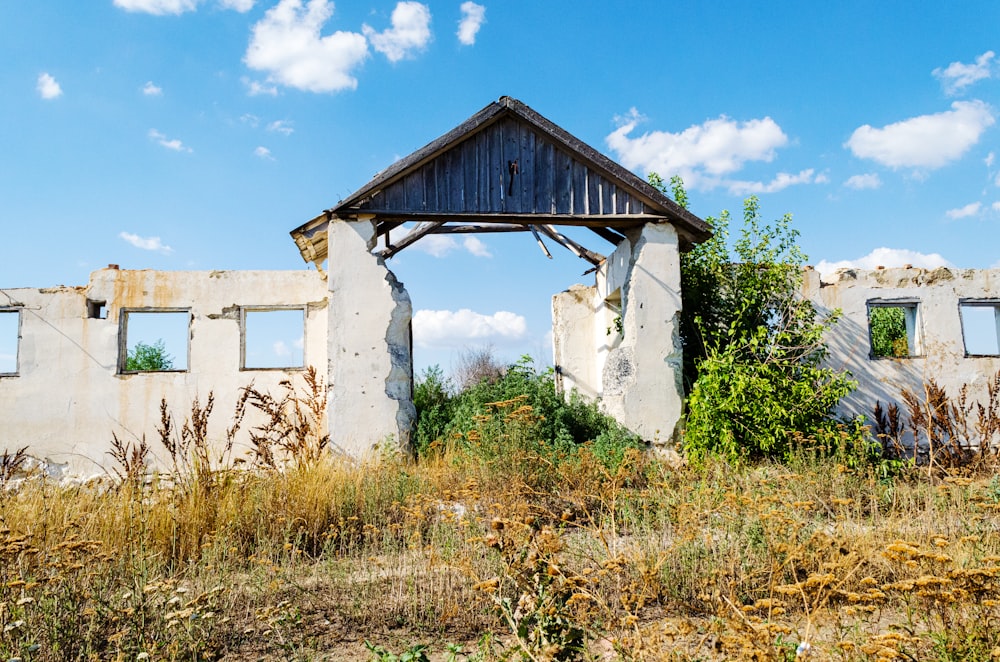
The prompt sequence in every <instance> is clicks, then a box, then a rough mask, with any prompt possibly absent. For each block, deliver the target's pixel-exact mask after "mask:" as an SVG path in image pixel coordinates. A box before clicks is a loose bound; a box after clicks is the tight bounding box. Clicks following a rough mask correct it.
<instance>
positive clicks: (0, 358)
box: [0, 308, 21, 377]
mask: <svg viewBox="0 0 1000 662" xmlns="http://www.w3.org/2000/svg"><path fill="white" fill-rule="evenodd" d="M20 339H21V311H20V309H18V308H0V377H14V376H16V375H17V355H18V349H19V346H20V342H19V341H20Z"/></svg>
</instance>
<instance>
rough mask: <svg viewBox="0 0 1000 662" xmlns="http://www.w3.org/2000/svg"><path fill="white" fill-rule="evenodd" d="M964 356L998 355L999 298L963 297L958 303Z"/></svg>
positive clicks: (999, 328)
mask: <svg viewBox="0 0 1000 662" xmlns="http://www.w3.org/2000/svg"><path fill="white" fill-rule="evenodd" d="M958 311H959V315H960V316H961V318H962V340H963V342H964V343H965V355H966V356H1000V299H978V300H977V299H963V300H961V301H959V304H958Z"/></svg>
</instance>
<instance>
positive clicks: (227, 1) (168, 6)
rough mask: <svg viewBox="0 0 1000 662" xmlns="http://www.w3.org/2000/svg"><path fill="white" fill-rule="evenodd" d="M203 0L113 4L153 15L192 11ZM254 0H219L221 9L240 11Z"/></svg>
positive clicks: (119, 0) (121, 0) (133, 0)
mask: <svg viewBox="0 0 1000 662" xmlns="http://www.w3.org/2000/svg"><path fill="white" fill-rule="evenodd" d="M202 2H204V0H114V3H115V6H116V7H118V8H119V9H124V10H125V11H130V12H142V13H144V14H153V15H154V16H166V15H168V14H173V15H177V14H183V13H184V12H188V11H194V10H196V9H197V8H198V5H200V4H202ZM254 2H255V0H219V6H220V7H222V8H223V9H235V10H236V11H238V12H240V13H244V12H248V11H250V10H251V9H253V6H254Z"/></svg>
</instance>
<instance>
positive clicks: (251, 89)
mask: <svg viewBox="0 0 1000 662" xmlns="http://www.w3.org/2000/svg"><path fill="white" fill-rule="evenodd" d="M242 80H243V84H244V85H245V86H246V88H247V94H248V95H250V96H252V97H260V96H268V97H276V96H278V88H277V87H276V86H274V85H269V84H266V83H261V82H260V81H257V80H251V79H249V78H247V77H246V76H244V77H243V79H242Z"/></svg>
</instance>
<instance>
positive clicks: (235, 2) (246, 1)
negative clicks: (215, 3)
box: [219, 0, 256, 14]
mask: <svg viewBox="0 0 1000 662" xmlns="http://www.w3.org/2000/svg"><path fill="white" fill-rule="evenodd" d="M255 2H256V0H219V5H220V6H221V7H223V8H225V9H234V10H236V11H238V12H239V13H241V14H245V13H247V12H248V11H250V10H251V9H253V6H254V3H255Z"/></svg>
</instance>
